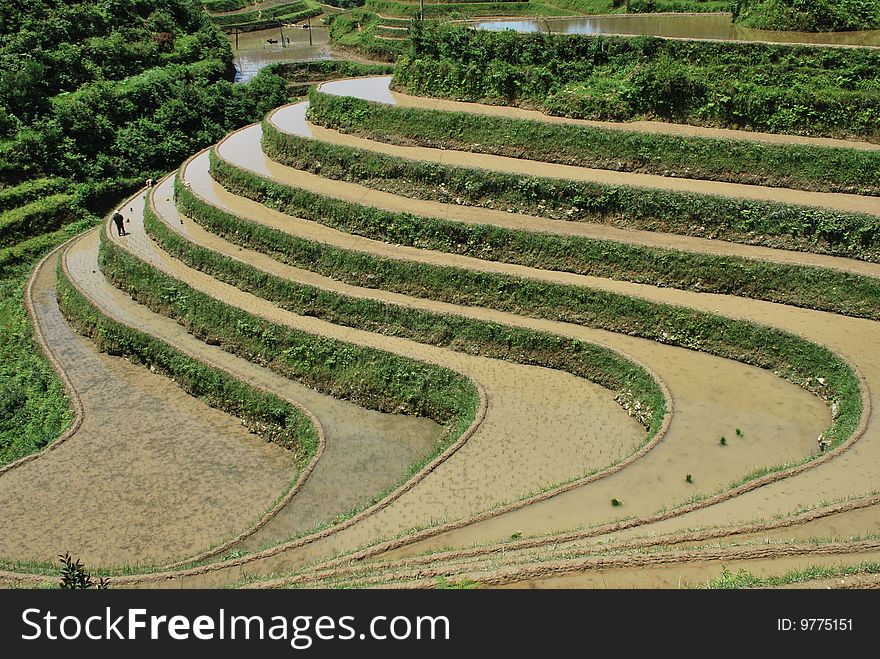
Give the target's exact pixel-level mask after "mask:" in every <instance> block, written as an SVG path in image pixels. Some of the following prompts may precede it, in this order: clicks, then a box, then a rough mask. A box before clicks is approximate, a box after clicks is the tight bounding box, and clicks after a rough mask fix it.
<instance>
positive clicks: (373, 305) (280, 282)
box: [144, 207, 666, 437]
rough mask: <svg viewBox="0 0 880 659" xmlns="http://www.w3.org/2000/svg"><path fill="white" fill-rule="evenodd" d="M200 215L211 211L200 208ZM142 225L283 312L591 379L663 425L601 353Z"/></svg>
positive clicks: (150, 223) (648, 401)
mask: <svg viewBox="0 0 880 659" xmlns="http://www.w3.org/2000/svg"><path fill="white" fill-rule="evenodd" d="M202 212H203V213H206V212H210V210H209V209H205V208H204V207H202ZM144 223H145V227H146V230H147V233H149V234H150V236H151V237H152V238H154V239H155V240H156V242H157V243H159V245H160V246H161V247H162V249H164V250H165V251H167V252H169V253H170V254H172V255H174V256H176V257H177V258H179V259H181V260H182V261H183V262H184V263H186V264H187V265H189V266H191V267H193V268H196V269H198V270H201V271H202V272H206V273H208V274H210V275H211V276H212V277H215V278H217V279H219V280H221V281H225V282H226V283H228V284H231V285H233V286H236V287H238V288H241V289H242V290H246V291H248V292H250V293H253V294H254V295H257V296H259V297H261V298H263V299H266V300H271V301H272V302H274V303H275V304H277V305H278V306H280V307H281V308H283V309H287V310H289V311H293V312H294V313H298V314H302V315H308V316H315V317H317V318H321V319H323V320H326V321H328V322H331V323H334V324H337V325H347V326H349V327H357V328H359V329H364V330H367V331H371V332H380V333H382V334H386V335H391V336H403V337H406V338H408V339H412V340H415V341H419V342H421V343H429V344H432V345H437V346H443V347H448V348H451V349H453V350H458V351H461V352H466V353H470V354H477V355H481V356H484V357H493V358H496V359H506V360H509V361H514V362H517V363H521V364H531V365H538V366H545V367H548V368H555V369H558V370H562V371H567V372H569V373H572V374H573V375H576V376H578V377H583V378H586V379H588V380H592V381H593V382H597V383H598V384H601V385H602V386H604V387H606V388H608V389H611V390H612V391H615V392H616V393H617V394H618V395H619V396H625V397H627V398H628V399H629V400H630V401H635V400H638V401H639V402H640V407H639V409H640V412H639V418H638V420H639V421H640V422H641V423H642V424H643V425H645V427H646V428H647V429H648V430H649V431H650V432H649V437H650V436H652V435H653V434H654V433H656V432H657V430H658V429H659V428H660V425H661V423H662V420H663V415H664V413H665V407H666V405H665V401H664V398H663V393H662V391H661V390H660V388H659V386H658V385H657V383H656V382H655V381H654V379H653V378H652V377H651V376H650V375H649V374H648V372H647V371H646V370H645V369H644V368H642V367H641V366H639V365H637V364H634V363H633V362H631V361H629V360H627V359H625V358H623V357H621V356H620V355H618V354H617V353H615V352H613V351H611V350H608V349H607V348H603V347H601V346H596V345H591V344H588V343H584V342H583V341H578V340H574V339H565V338H563V337H559V336H553V335H550V334H546V333H543V332H536V331H531V330H528V329H522V328H517V327H513V326H508V325H499V324H497V323H490V322H484V321H478V320H473V319H469V318H465V317H460V316H453V315H450V314H442V313H433V312H428V311H420V310H417V309H410V308H408V307H405V306H401V305H396V304H391V303H384V302H380V301H377V300H370V299H363V298H355V297H352V296H348V295H344V294H341V293H335V292H332V291H328V290H322V289H320V288H317V287H315V286H311V285H307V284H301V283H299V282H296V281H291V280H289V279H285V278H282V277H277V276H274V275H271V274H268V273H266V272H264V271H262V270H259V269H258V268H256V267H254V266H252V265H250V264H248V263H244V262H242V261H237V260H233V259H231V258H229V257H227V256H224V255H222V254H219V253H217V252H214V251H212V250H209V249H206V248H204V247H199V246H198V245H196V244H194V243H192V242H191V241H189V240H187V239H186V238H184V237H183V236H181V235H180V234H178V233H175V232H174V231H172V230H171V229H169V228H168V226H167V225H166V224H165V223H164V222H162V220H160V219H159V218H157V217H156V216H155V214H153V213H152V211H149V210H148V211H147V213H146V215H145V222H144ZM322 265H324V264H322ZM319 267H320V266H319Z"/></svg>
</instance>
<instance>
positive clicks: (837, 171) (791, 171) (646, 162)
mask: <svg viewBox="0 0 880 659" xmlns="http://www.w3.org/2000/svg"><path fill="white" fill-rule="evenodd" d="M309 120H310V121H312V122H314V123H317V124H320V125H322V126H326V127H328V128H335V129H337V130H342V131H344V132H348V133H352V132H353V133H356V134H358V135H362V136H364V137H368V138H369V139H372V140H379V141H382V142H392V143H395V144H412V145H418V146H430V147H443V148H447V149H448V148H453V149H458V150H461V151H476V152H479V153H492V154H496V155H503V156H510V157H515V158H525V159H528V160H541V161H546V162H556V163H561V164H564V165H577V166H580V167H597V168H600V169H613V170H616V171H628V172H646V173H650V174H661V175H672V176H676V177H680V178H682V177H683V178H699V179H709V180H715V181H732V182H735V183H749V184H757V185H769V186H778V187H789V188H799V189H802V190H821V191H824V192H850V193H858V194H871V195H880V151H863V150H858V149H843V148H827V147H817V146H804V145H797V144H791V145H785V144H769V143H765V142H754V141H747V140H728V139H711V138H704V137H690V136H683V135H664V134H655V133H644V132H637V131H624V130H616V129H606V128H597V127H591V126H575V125H566V124H554V123H548V122H543V121H528V120H523V119H511V118H507V117H493V116H489V115H483V114H475V113H469V112H449V111H444V110H424V109H420V108H407V107H400V106H393V105H387V104H384V103H373V102H370V101H365V100H362V99H357V98H352V97H349V96H334V95H332V94H323V93H321V92H319V91H317V90H316V91H314V92H312V93H311V94H310V95H309Z"/></svg>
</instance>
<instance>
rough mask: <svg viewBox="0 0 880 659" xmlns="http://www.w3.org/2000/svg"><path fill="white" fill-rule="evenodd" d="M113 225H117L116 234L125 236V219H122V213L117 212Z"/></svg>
mask: <svg viewBox="0 0 880 659" xmlns="http://www.w3.org/2000/svg"><path fill="white" fill-rule="evenodd" d="M113 224H115V225H116V233H117V234H118V235H120V236H124V235H125V218H124V217H122V213H120V212H119V211H116V212H115V213H113Z"/></svg>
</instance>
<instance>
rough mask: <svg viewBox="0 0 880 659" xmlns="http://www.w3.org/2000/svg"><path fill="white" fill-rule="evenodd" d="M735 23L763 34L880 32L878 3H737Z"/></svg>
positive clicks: (837, 0) (755, 0)
mask: <svg viewBox="0 0 880 659" xmlns="http://www.w3.org/2000/svg"><path fill="white" fill-rule="evenodd" d="M739 5H740V11H739V16H738V17H737V22H738V23H739V24H741V25H744V26H746V27H755V28H761V29H764V30H795V31H797V32H831V31H842V30H877V29H880V2H877V0H740V2H739Z"/></svg>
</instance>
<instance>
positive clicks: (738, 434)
mask: <svg viewBox="0 0 880 659" xmlns="http://www.w3.org/2000/svg"><path fill="white" fill-rule="evenodd" d="M736 436H737V437H739V438H740V439H742V436H743V431H742V430H740V429H739V428H737V429H736Z"/></svg>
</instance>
